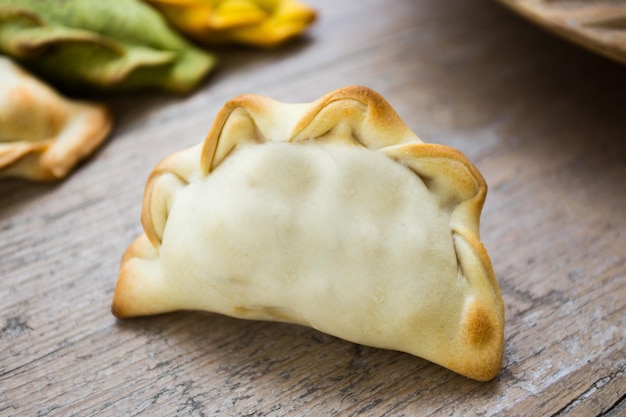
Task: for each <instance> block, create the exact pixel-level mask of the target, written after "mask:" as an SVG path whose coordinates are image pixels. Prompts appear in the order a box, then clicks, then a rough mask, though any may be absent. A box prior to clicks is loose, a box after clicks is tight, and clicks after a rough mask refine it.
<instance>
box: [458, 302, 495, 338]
mask: <svg viewBox="0 0 626 417" xmlns="http://www.w3.org/2000/svg"><path fill="white" fill-rule="evenodd" d="M495 329H496V326H495V324H494V323H493V320H492V318H491V317H490V316H489V314H488V313H487V311H485V309H484V308H483V307H481V306H480V305H478V304H477V303H472V304H471V305H470V307H469V308H468V309H467V311H466V315H465V325H464V326H463V331H464V333H465V337H466V338H467V340H468V342H469V343H470V345H471V346H473V347H475V348H477V349H481V348H484V347H485V346H487V345H488V344H489V343H490V342H491V340H492V339H493V338H494V336H495Z"/></svg>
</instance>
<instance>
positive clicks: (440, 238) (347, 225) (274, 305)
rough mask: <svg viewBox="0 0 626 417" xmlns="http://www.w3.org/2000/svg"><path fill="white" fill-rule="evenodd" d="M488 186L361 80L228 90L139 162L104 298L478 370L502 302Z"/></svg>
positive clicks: (495, 363)
mask: <svg viewBox="0 0 626 417" xmlns="http://www.w3.org/2000/svg"><path fill="white" fill-rule="evenodd" d="M486 192H487V187H486V184H485V181H484V180H483V178H482V176H481V174H480V173H479V172H478V170H477V169H476V168H475V167H474V166H473V165H472V164H471V163H470V161H468V160H467V159H466V158H465V157H464V156H463V155H462V154H461V153H460V152H458V151H456V150H454V149H452V148H449V147H446V146H442V145H434V144H427V143H423V142H422V141H421V140H420V139H419V138H418V137H417V136H415V134H413V133H412V132H411V131H410V130H409V129H408V128H407V127H406V126H405V125H404V123H403V122H402V121H401V120H400V118H399V116H398V115H397V114H396V113H395V112H394V110H393V109H392V108H391V107H390V105H389V104H388V103H387V102H386V101H385V100H384V99H383V98H382V97H381V96H380V95H378V94H377V93H375V92H374V91H372V90H369V89H367V88H364V87H347V88H344V89H340V90H337V91H334V92H332V93H330V94H328V95H326V96H324V97H322V98H321V99H319V100H318V101H315V102H313V103H306V104H286V103H280V102H277V101H274V100H271V99H269V98H265V97H260V96H254V95H244V96H240V97H237V98H235V99H233V100H231V101H229V102H228V103H226V105H225V106H224V108H223V109H222V110H221V111H220V113H219V114H218V116H217V120H216V121H215V123H214V125H213V127H212V129H211V130H210V132H209V134H208V136H207V138H206V140H205V142H204V143H203V144H199V145H197V146H194V147H192V148H189V149H187V150H184V151H182V152H180V153H177V154H174V155H172V156H170V157H168V158H166V159H165V160H164V161H162V162H161V163H160V164H159V165H158V166H157V167H156V168H155V169H154V171H153V172H152V174H151V175H150V178H149V179H148V183H147V186H146V191H145V195H144V201H143V209H142V224H143V228H144V231H145V233H144V234H143V235H141V236H140V237H139V238H138V239H137V240H136V241H135V242H134V243H133V244H132V245H130V247H129V248H128V249H127V251H126V253H125V254H124V256H123V259H122V263H121V270H120V275H119V278H118V282H117V286H116V289H115V295H114V299H113V306H112V311H113V314H114V315H115V316H117V317H120V318H123V317H132V316H141V315H148V314H157V313H165V312H169V311H174V310H187V309H191V310H206V311H211V312H216V313H220V314H225V315H228V316H232V317H239V318H244V319H257V320H275V321H283V322H289V323H297V324H301V325H305V326H310V327H312V328H315V329H318V330H320V331H322V332H325V333H328V334H331V335H334V336H337V337H339V338H342V339H345V340H348V341H351V342H354V343H359V344H363V345H369V346H375V347H379V348H385V349H393V350H399V351H404V352H408V353H411V354H414V355H417V356H419V357H422V358H425V359H428V360H430V361H432V362H435V363H438V364H440V365H442V366H444V367H447V368H449V369H451V370H453V371H456V372H458V373H460V374H463V375H466V376H468V377H470V378H474V379H477V380H482V381H485V380H490V379H492V378H494V377H495V376H496V375H497V373H498V371H499V370H500V367H501V363H502V354H503V343H504V342H503V332H504V307H503V303H502V298H501V295H500V291H499V288H498V284H497V282H496V279H495V277H494V273H493V270H492V267H491V264H490V260H489V257H488V255H487V252H486V250H485V248H484V247H483V245H482V244H481V242H480V240H479V218H480V214H481V210H482V206H483V202H484V200H485V196H486Z"/></svg>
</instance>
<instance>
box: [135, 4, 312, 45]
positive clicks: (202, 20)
mask: <svg viewBox="0 0 626 417" xmlns="http://www.w3.org/2000/svg"><path fill="white" fill-rule="evenodd" d="M146 1H147V2H148V3H150V4H152V5H153V6H155V7H156V8H157V9H159V10H160V11H161V12H162V13H163V14H164V15H165V17H166V18H167V19H168V21H169V22H170V23H171V24H172V25H173V26H174V27H175V28H176V29H178V30H180V31H181V32H182V33H184V34H186V35H187V36H188V37H189V38H191V39H193V40H194V41H196V42H198V43H200V44H205V45H217V44H242V45H248V46H255V47H274V46H277V45H279V44H281V43H283V42H285V41H286V40H288V39H291V38H293V37H295V36H297V35H299V34H300V33H302V32H303V31H304V30H306V29H307V28H308V27H309V26H310V25H311V24H312V23H313V21H314V20H315V17H316V13H315V10H314V9H312V8H310V7H309V6H307V5H305V4H303V3H300V2H299V1H297V0H146Z"/></svg>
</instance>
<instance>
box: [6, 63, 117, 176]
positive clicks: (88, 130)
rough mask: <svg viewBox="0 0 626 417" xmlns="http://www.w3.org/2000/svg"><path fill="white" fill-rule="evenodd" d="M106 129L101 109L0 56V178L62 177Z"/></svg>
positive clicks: (98, 141)
mask: <svg viewBox="0 0 626 417" xmlns="http://www.w3.org/2000/svg"><path fill="white" fill-rule="evenodd" d="M111 126H112V119H111V116H110V113H109V111H108V110H107V109H106V107H104V106H102V105H99V104H94V103H89V102H84V101H75V100H70V99H67V98H65V97H63V96H61V95H59V94H58V93H57V92H56V91H54V90H53V89H52V88H50V87H49V86H47V85H46V84H44V83H43V82H41V81H39V80H38V79H37V78H35V77H33V76H32V75H30V74H29V73H27V72H26V71H24V70H23V69H21V68H20V67H19V66H18V65H16V64H15V63H13V62H12V61H11V60H10V59H8V58H6V57H3V56H0V178H1V177H21V178H26V179H31V180H54V179H59V178H63V177H65V176H66V175H67V174H68V172H69V171H70V170H71V169H72V168H73V167H74V166H75V165H76V164H77V163H78V162H79V161H81V160H82V159H84V158H86V157H87V156H88V155H90V154H91V153H92V152H93V151H94V150H95V149H96V148H97V147H98V146H99V145H100V144H101V143H102V141H104V139H105V138H106V137H107V135H108V134H109V132H110V130H111Z"/></svg>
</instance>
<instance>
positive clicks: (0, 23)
mask: <svg viewBox="0 0 626 417" xmlns="http://www.w3.org/2000/svg"><path fill="white" fill-rule="evenodd" d="M0 53H4V54H6V55H10V56H12V57H13V58H14V59H16V60H18V61H19V62H20V63H21V64H22V65H24V66H26V67H27V68H29V69H30V70H32V71H33V72H35V73H36V74H38V75H39V76H40V77H41V78H44V79H46V80H47V81H49V82H51V83H53V84H55V85H56V86H58V87H60V88H62V89H66V90H71V91H81V92H83V91H86V90H132V89H143V88H160V89H164V90H167V91H172V92H178V93H186V92H190V91H191V90H193V89H194V88H196V87H197V86H198V85H199V84H200V82H201V81H202V80H203V79H204V77H205V76H206V75H207V74H208V72H209V71H210V70H211V69H212V68H213V67H214V65H215V61H216V60H215V58H214V57H213V56H212V55H211V54H209V53H208V52H206V51H204V50H201V49H199V48H197V47H195V46H192V45H191V44H190V42H189V41H187V40H186V39H184V38H183V37H182V36H181V35H180V34H178V33H177V32H176V31H175V30H173V29H171V28H170V27H169V25H168V24H167V22H166V21H165V20H164V18H163V17H162V16H161V14H160V13H159V12H158V11H156V10H154V8H152V7H150V6H148V5H147V4H144V3H143V2H142V1H140V0H108V1H105V2H98V1H91V0H46V1H37V0H0Z"/></svg>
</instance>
